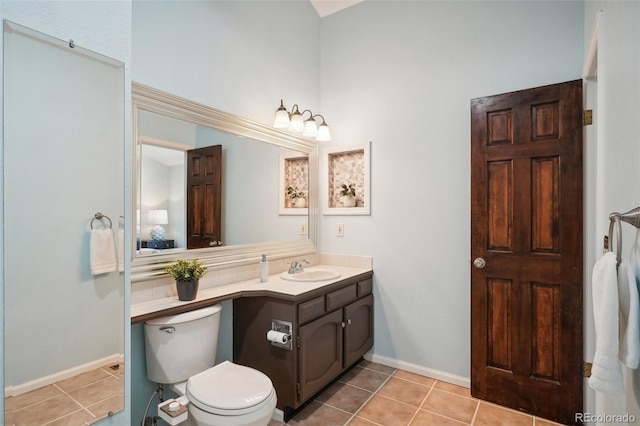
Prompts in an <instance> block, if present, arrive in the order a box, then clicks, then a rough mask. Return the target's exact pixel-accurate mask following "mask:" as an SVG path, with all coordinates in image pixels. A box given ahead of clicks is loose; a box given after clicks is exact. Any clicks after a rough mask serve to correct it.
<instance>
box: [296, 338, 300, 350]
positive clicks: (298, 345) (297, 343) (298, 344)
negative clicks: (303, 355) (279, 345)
mask: <svg viewBox="0 0 640 426" xmlns="http://www.w3.org/2000/svg"><path fill="white" fill-rule="evenodd" d="M296 348H298V349H300V336H296Z"/></svg>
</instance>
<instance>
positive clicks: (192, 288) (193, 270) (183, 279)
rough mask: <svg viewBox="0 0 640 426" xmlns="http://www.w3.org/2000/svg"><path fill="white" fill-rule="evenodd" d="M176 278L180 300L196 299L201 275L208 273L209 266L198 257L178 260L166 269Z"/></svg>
mask: <svg viewBox="0 0 640 426" xmlns="http://www.w3.org/2000/svg"><path fill="white" fill-rule="evenodd" d="M164 271H165V272H166V273H167V274H169V275H171V276H172V277H173V278H174V279H175V280H176V289H177V290H178V300H185V301H186V300H194V299H195V298H196V296H197V294H198V284H199V282H200V281H199V280H200V278H201V277H203V276H204V275H205V274H206V273H207V267H206V266H204V264H203V263H202V262H198V259H193V260H177V261H176V262H175V263H172V264H171V265H170V266H169V267H168V268H166V269H165V270H164Z"/></svg>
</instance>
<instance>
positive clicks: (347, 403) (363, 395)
mask: <svg viewBox="0 0 640 426" xmlns="http://www.w3.org/2000/svg"><path fill="white" fill-rule="evenodd" d="M372 395H373V393H371V392H369V391H366V390H364V389H360V388H356V387H354V386H351V385H348V384H346V383H342V382H336V383H334V384H333V385H331V386H330V387H329V388H328V389H326V390H325V391H324V392H322V393H321V394H320V395H319V396H318V397H317V398H316V399H317V401H318V402H322V403H324V404H327V405H330V406H332V407H335V408H338V409H340V410H342V411H346V412H347V413H351V414H353V413H355V412H356V411H358V409H360V407H362V405H363V404H364V403H365V402H367V400H368V399H369V398H371V396H372Z"/></svg>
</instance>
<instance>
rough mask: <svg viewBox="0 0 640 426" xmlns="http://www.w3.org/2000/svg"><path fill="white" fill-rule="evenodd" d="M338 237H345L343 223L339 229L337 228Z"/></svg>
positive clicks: (339, 225)
mask: <svg viewBox="0 0 640 426" xmlns="http://www.w3.org/2000/svg"><path fill="white" fill-rule="evenodd" d="M336 236H338V237H344V224H343V223H339V224H338V226H337V228H336Z"/></svg>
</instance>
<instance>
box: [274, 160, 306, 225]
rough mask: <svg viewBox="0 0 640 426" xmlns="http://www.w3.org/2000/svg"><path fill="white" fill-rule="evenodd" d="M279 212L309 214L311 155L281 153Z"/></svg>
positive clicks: (284, 213) (283, 213)
mask: <svg viewBox="0 0 640 426" xmlns="http://www.w3.org/2000/svg"><path fill="white" fill-rule="evenodd" d="M279 180H280V183H279V187H278V194H279V203H278V205H279V206H280V207H279V213H280V214H281V215H308V214H309V209H308V194H309V157H308V156H307V155H304V154H301V153H299V152H293V151H292V152H291V153H286V154H280V179H279Z"/></svg>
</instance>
